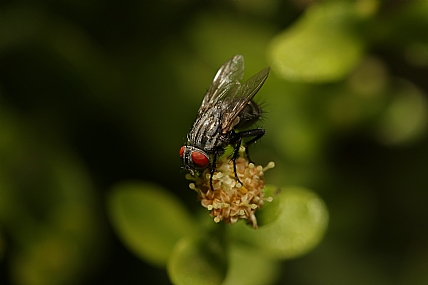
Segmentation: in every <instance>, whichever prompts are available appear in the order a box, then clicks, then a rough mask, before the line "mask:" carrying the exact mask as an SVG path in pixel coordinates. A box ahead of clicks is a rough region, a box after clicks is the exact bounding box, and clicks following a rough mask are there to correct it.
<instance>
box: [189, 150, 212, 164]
mask: <svg viewBox="0 0 428 285" xmlns="http://www.w3.org/2000/svg"><path fill="white" fill-rule="evenodd" d="M191 156H192V162H193V164H194V165H195V166H197V167H200V168H205V167H207V166H208V164H209V162H210V161H209V159H208V157H207V156H206V155H205V154H203V153H202V152H199V151H194V152H192V154H191Z"/></svg>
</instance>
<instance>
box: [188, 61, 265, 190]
mask: <svg viewBox="0 0 428 285" xmlns="http://www.w3.org/2000/svg"><path fill="white" fill-rule="evenodd" d="M269 71H270V68H269V67H267V68H265V69H263V70H261V71H260V72H258V73H257V74H255V75H253V76H252V77H251V78H250V79H248V80H247V81H246V82H245V83H244V84H241V83H240V80H242V78H243V76H244V57H243V56H242V55H235V56H234V57H232V58H231V59H229V60H228V61H226V63H224V64H223V65H222V66H221V67H220V69H219V70H218V71H217V74H216V75H215V77H214V79H213V82H212V83H211V86H210V87H209V89H208V91H207V92H206V94H205V96H204V98H203V100H202V104H201V106H200V107H199V110H198V114H197V117H196V120H195V122H194V123H193V126H192V128H191V130H190V132H189V133H188V135H187V142H186V144H185V145H184V146H182V147H181V148H180V157H181V158H182V159H183V164H184V167H183V168H184V169H185V170H187V171H188V172H189V173H190V174H191V175H192V176H194V175H195V174H196V173H199V172H200V171H202V170H204V169H205V168H207V167H210V173H211V178H210V186H211V189H214V188H213V185H212V176H213V175H214V172H215V170H216V165H217V164H216V163H217V159H218V157H219V156H221V155H222V154H223V153H224V149H225V147H226V146H228V145H232V146H233V147H234V152H233V158H232V160H233V166H234V172H235V177H236V179H237V181H238V182H240V181H239V178H238V175H237V173H236V163H235V160H236V159H237V157H238V155H239V147H240V146H241V142H242V141H243V139H244V138H251V139H249V140H248V141H246V142H245V143H244V146H246V152H247V156H248V148H247V146H248V145H250V144H252V143H254V142H255V141H256V140H258V139H259V138H261V137H262V136H263V135H264V134H265V130H264V129H261V128H255V129H250V130H244V131H236V130H237V129H246V128H248V127H250V126H251V125H253V124H254V123H255V122H256V121H257V120H259V119H260V117H261V115H262V110H261V108H260V106H259V105H258V104H257V103H255V102H254V101H253V100H252V99H253V97H254V96H255V95H256V93H257V92H258V91H259V90H260V88H261V87H262V85H263V83H264V82H265V81H266V79H267V77H268V75H269ZM240 183H241V182H240ZM241 184H242V183H241Z"/></svg>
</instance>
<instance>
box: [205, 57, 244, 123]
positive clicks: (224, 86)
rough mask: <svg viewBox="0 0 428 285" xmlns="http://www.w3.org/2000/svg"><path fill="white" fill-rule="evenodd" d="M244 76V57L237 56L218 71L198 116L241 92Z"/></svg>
mask: <svg viewBox="0 0 428 285" xmlns="http://www.w3.org/2000/svg"><path fill="white" fill-rule="evenodd" d="M243 76H244V57H243V56H242V55H239V54H238V55H235V56H234V57H232V58H231V59H229V60H228V61H226V62H225V63H224V64H223V65H222V66H221V67H220V69H219V70H218V71H217V74H216V75H215V77H214V79H213V82H212V83H211V86H210V88H209V89H208V91H207V93H206V94H205V96H204V99H203V100H202V104H201V107H200V108H199V111H198V115H201V114H202V113H204V112H206V111H207V110H208V109H210V108H212V107H213V106H215V105H216V104H218V103H219V102H221V101H223V100H224V99H225V98H228V97H233V96H234V94H236V93H237V92H238V90H239V87H240V86H241V83H240V82H239V81H240V80H241V79H242V77H243Z"/></svg>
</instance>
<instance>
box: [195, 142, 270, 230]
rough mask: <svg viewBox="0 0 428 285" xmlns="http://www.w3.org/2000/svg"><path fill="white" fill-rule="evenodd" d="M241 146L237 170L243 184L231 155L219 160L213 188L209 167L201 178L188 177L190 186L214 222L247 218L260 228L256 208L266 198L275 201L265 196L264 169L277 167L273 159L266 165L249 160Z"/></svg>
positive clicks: (255, 226)
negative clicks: (236, 175)
mask: <svg viewBox="0 0 428 285" xmlns="http://www.w3.org/2000/svg"><path fill="white" fill-rule="evenodd" d="M243 152H244V148H243V147H241V150H240V157H238V158H237V159H236V172H237V174H238V178H239V180H240V181H241V182H242V183H243V185H241V184H240V183H239V182H238V181H237V180H236V178H235V172H234V170H233V161H232V160H231V159H230V158H228V157H225V156H223V157H221V158H220V159H219V161H218V162H217V168H216V172H215V173H214V175H213V179H212V182H213V188H214V190H212V189H211V187H210V170H209V169H205V171H204V172H203V173H202V174H201V175H200V176H199V177H196V178H195V177H191V176H190V175H188V176H187V178H188V179H189V180H193V181H194V183H190V185H189V187H190V189H193V190H195V191H196V192H197V193H198V195H199V197H200V199H201V204H202V206H203V207H205V208H206V209H207V210H208V211H210V215H211V216H212V217H214V222H216V223H219V222H221V221H223V222H225V223H227V224H234V223H236V222H237V221H238V220H239V219H246V220H247V222H248V223H252V224H253V227H254V228H255V229H256V228H257V219H256V216H255V214H254V213H255V211H256V210H257V209H260V208H261V207H262V206H263V204H264V201H272V198H271V197H268V198H264V197H263V196H264V191H263V187H264V172H265V171H266V170H268V169H270V168H273V167H274V163H273V162H270V163H269V164H268V165H267V166H266V167H262V166H260V165H254V164H253V163H250V162H249V161H248V159H247V158H245V157H244V155H243Z"/></svg>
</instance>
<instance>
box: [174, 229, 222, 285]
mask: <svg viewBox="0 0 428 285" xmlns="http://www.w3.org/2000/svg"><path fill="white" fill-rule="evenodd" d="M223 244H224V243H221V242H220V240H219V238H218V237H216V236H200V237H190V236H187V237H185V238H183V239H181V240H180V241H179V242H178V243H177V244H176V246H175V247H174V251H173V253H172V254H171V258H170V259H169V261H168V274H169V277H170V278H171V281H172V282H173V283H174V284H176V285H198V284H201V285H218V284H222V282H223V279H224V277H225V276H226V269H227V258H226V252H225V250H224V248H223V246H222V245H223Z"/></svg>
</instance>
